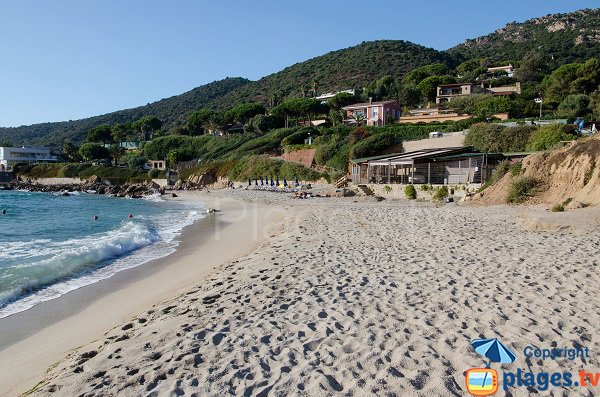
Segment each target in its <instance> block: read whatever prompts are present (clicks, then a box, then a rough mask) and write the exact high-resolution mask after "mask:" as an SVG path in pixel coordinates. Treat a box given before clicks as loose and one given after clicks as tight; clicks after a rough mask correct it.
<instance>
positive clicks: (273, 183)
mask: <svg viewBox="0 0 600 397" xmlns="http://www.w3.org/2000/svg"><path fill="white" fill-rule="evenodd" d="M271 186H275V182H273V177H271Z"/></svg>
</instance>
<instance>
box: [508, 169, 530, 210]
mask: <svg viewBox="0 0 600 397" xmlns="http://www.w3.org/2000/svg"><path fill="white" fill-rule="evenodd" d="M535 186H536V183H535V179H533V178H531V177H527V176H523V175H521V176H517V177H515V178H513V180H512V181H511V183H510V187H509V189H508V196H507V198H506V200H507V201H508V202H509V203H512V204H520V203H523V202H525V201H526V200H527V199H528V198H530V197H532V196H533V195H534V194H535Z"/></svg>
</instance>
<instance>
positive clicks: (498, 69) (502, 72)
mask: <svg viewBox="0 0 600 397" xmlns="http://www.w3.org/2000/svg"><path fill="white" fill-rule="evenodd" d="M487 72H488V76H489V77H492V78H493V77H497V76H506V77H513V76H514V75H515V68H514V67H513V65H511V64H508V65H506V66H494V67H491V68H488V70H487Z"/></svg>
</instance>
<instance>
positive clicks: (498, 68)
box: [488, 65, 514, 72]
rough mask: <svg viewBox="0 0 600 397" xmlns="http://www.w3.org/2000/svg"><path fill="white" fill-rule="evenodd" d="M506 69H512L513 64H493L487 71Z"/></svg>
mask: <svg viewBox="0 0 600 397" xmlns="http://www.w3.org/2000/svg"><path fill="white" fill-rule="evenodd" d="M506 69H510V70H512V69H514V67H513V65H506V66H493V67H491V68H488V72H494V71H496V70H506Z"/></svg>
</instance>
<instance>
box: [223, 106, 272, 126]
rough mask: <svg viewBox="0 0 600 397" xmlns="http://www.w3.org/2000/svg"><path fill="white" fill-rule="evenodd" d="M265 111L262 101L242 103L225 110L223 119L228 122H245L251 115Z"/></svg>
mask: <svg viewBox="0 0 600 397" xmlns="http://www.w3.org/2000/svg"><path fill="white" fill-rule="evenodd" d="M265 112H266V109H265V107H264V105H263V104H262V103H244V104H241V105H238V106H236V107H234V108H232V109H229V110H228V111H226V112H225V114H224V119H225V120H226V121H227V122H229V123H231V122H234V121H236V122H238V123H242V124H245V123H247V122H248V120H250V119H251V118H252V117H254V116H256V115H259V114H265Z"/></svg>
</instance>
